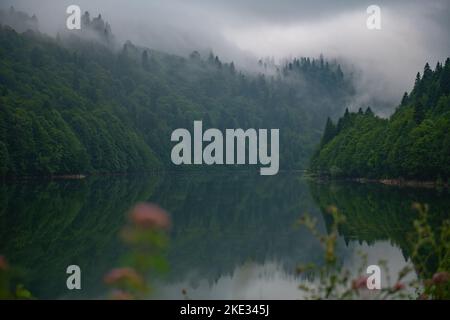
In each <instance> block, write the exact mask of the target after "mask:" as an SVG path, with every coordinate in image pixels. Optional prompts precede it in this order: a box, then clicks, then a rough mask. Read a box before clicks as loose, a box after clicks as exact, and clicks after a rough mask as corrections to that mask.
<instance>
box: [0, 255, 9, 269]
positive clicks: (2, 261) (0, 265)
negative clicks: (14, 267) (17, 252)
mask: <svg viewBox="0 0 450 320" xmlns="http://www.w3.org/2000/svg"><path fill="white" fill-rule="evenodd" d="M8 268H9V265H8V261H6V258H5V257H4V256H0V270H7V269H8Z"/></svg>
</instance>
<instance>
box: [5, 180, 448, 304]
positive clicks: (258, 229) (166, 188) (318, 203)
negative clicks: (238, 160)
mask: <svg viewBox="0 0 450 320" xmlns="http://www.w3.org/2000/svg"><path fill="white" fill-rule="evenodd" d="M139 201H151V202H155V203H158V204H159V205H160V206H162V207H163V208H165V209H166V210H168V211H169V212H170V214H171V217H172V221H173V228H172V229H171V232H170V247H169V249H168V262H169V265H170V271H169V272H168V273H167V274H166V275H164V276H162V277H159V278H158V279H156V288H155V289H156V291H155V295H154V296H153V297H154V298H168V299H171V298H173V299H181V298H183V295H182V293H181V291H182V289H185V290H186V291H187V292H188V296H189V298H193V299H196V298H203V299H208V298H211V299H298V298H301V297H302V294H301V292H300V291H299V290H298V289H297V287H298V284H299V283H300V282H301V281H305V280H304V279H302V278H301V277H300V276H298V275H297V274H296V272H295V269H296V267H297V266H298V265H299V264H302V263H307V262H314V263H317V264H321V263H323V259H322V257H323V251H322V250H321V247H320V244H319V243H318V241H317V240H316V239H315V238H314V237H313V236H312V235H311V233H310V232H309V231H307V230H306V229H304V228H299V227H297V226H296V224H295V222H296V220H298V218H299V217H300V216H301V215H302V214H303V213H306V212H307V213H309V214H311V215H312V216H314V217H316V218H317V219H318V221H319V229H320V230H321V231H322V232H326V230H328V229H329V228H330V226H331V222H332V221H331V219H330V216H329V214H327V213H326V208H327V207H328V206H329V205H332V204H333V205H335V206H337V207H338V208H339V210H340V211H341V212H342V213H343V214H345V216H346V218H347V222H346V224H345V225H343V226H342V227H341V228H340V238H339V244H338V255H339V257H340V261H342V264H343V265H344V266H345V267H347V268H349V269H350V270H353V269H356V268H357V267H358V266H359V260H358V252H359V251H363V252H365V253H367V254H368V257H369V263H377V262H378V260H379V259H385V260H387V262H388V265H389V267H390V272H391V273H392V274H395V273H396V272H397V271H398V270H400V269H401V268H402V267H403V266H404V265H405V264H406V263H407V262H408V261H409V260H410V254H411V250H412V241H411V238H410V233H411V232H412V231H413V226H412V222H413V220H414V219H415V218H416V217H417V213H416V212H414V211H413V210H412V209H411V204H412V203H413V202H414V201H418V202H422V203H428V204H429V205H430V213H431V221H432V223H434V225H436V226H437V225H439V221H441V220H442V219H443V218H448V217H449V215H448V213H449V208H450V197H449V196H448V192H447V191H445V190H444V191H439V190H427V189H412V188H397V187H388V186H381V185H363V184H357V183H328V184H323V183H317V182H313V181H310V180H308V179H306V178H304V177H302V175H301V174H300V173H295V172H285V173H279V174H278V175H276V176H271V177H267V176H265V177H261V176H259V175H257V174H256V173H255V174H253V173H246V172H240V173H235V172H227V173H208V174H200V173H165V174H155V175H146V176H139V177H136V176H127V177H90V178H87V179H84V180H80V181H47V182H43V181H26V182H16V183H12V182H4V183H2V184H0V254H4V255H5V256H7V257H8V260H9V261H10V263H11V264H13V265H14V266H16V267H18V270H19V271H20V272H21V274H22V276H23V279H24V281H23V282H24V283H25V286H26V287H27V288H29V289H30V291H32V293H33V294H34V296H36V297H38V298H42V299H48V298H61V299H72V298H99V297H103V296H104V294H105V289H106V288H105V287H104V286H103V284H102V277H103V275H104V274H105V273H106V272H107V271H108V270H109V269H110V268H112V267H114V266H117V265H118V264H119V261H120V258H121V256H123V254H124V252H125V248H123V246H122V245H121V243H120V241H119V239H118V232H119V230H120V228H121V227H122V226H123V224H124V221H125V219H124V217H125V213H126V212H127V210H128V209H129V208H130V207H132V206H133V204H135V203H136V202H139ZM71 264H77V265H79V266H80V267H81V270H82V290H81V291H76V292H73V291H68V290H67V289H66V277H67V275H66V273H65V271H66V268H67V266H68V265H71Z"/></svg>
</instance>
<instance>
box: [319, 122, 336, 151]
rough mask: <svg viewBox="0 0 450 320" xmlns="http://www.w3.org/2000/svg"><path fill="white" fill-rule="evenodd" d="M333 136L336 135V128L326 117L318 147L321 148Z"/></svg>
mask: <svg viewBox="0 0 450 320" xmlns="http://www.w3.org/2000/svg"><path fill="white" fill-rule="evenodd" d="M335 135H336V126H335V125H334V123H333V121H331V119H330V118H329V117H328V118H327V123H326V125H325V131H324V133H323V137H322V141H321V142H320V145H321V146H324V145H326V144H327V143H328V142H330V141H331V140H332V139H333V138H334V137H335Z"/></svg>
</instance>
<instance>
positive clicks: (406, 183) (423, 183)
mask: <svg viewBox="0 0 450 320" xmlns="http://www.w3.org/2000/svg"><path fill="white" fill-rule="evenodd" d="M307 175H308V176H309V177H310V178H312V179H314V180H318V181H351V182H357V183H363V184H364V183H374V184H381V185H385V186H394V187H400V188H402V187H410V188H425V189H438V188H449V187H450V185H449V183H443V182H442V183H439V182H437V181H430V180H409V179H401V178H396V179H392V178H391V179H388V178H385V179H370V178H331V177H320V176H317V175H314V174H311V173H310V174H307Z"/></svg>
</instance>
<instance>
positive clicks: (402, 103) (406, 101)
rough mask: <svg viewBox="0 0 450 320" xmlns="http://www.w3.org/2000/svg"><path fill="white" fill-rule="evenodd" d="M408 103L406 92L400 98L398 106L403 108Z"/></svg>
mask: <svg viewBox="0 0 450 320" xmlns="http://www.w3.org/2000/svg"><path fill="white" fill-rule="evenodd" d="M407 103H408V92H405V93H404V94H403V98H402V102H401V103H400V105H402V106H404V105H406V104H407Z"/></svg>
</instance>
